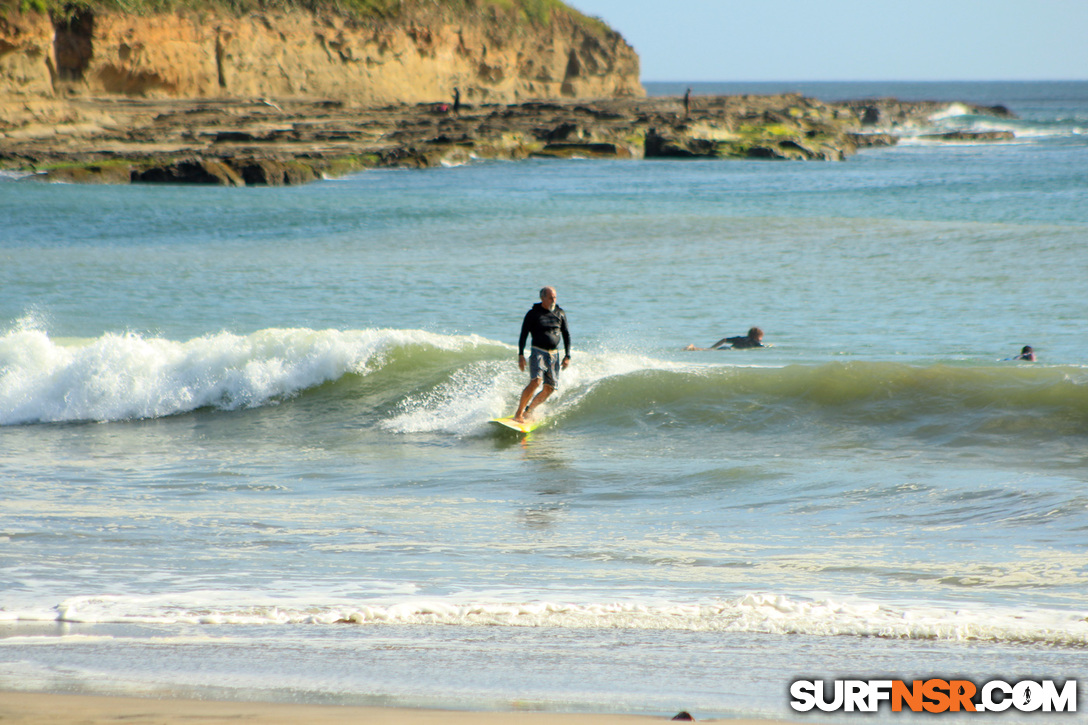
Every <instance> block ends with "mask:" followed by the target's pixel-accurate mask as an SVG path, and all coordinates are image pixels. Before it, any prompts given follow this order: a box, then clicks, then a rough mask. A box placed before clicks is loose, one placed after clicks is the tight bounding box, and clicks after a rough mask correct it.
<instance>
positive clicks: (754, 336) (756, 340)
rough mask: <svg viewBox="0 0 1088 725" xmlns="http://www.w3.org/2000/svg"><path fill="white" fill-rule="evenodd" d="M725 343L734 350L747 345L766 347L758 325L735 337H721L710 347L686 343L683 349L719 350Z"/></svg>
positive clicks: (747, 346)
mask: <svg viewBox="0 0 1088 725" xmlns="http://www.w3.org/2000/svg"><path fill="white" fill-rule="evenodd" d="M726 345H729V347H731V348H732V349H734V350H741V349H744V348H749V347H766V345H764V344H763V330H761V329H759V328H758V327H753V328H751V329H749V330H748V334H747V335H738V336H737V337H723V338H722V339H720V340H718V341H717V342H716V343H714V344H713V345H711V346H710V347H695V345H688V346H687V347H685V348H684V349H685V350H721V349H723V348H724V347H725V346H726Z"/></svg>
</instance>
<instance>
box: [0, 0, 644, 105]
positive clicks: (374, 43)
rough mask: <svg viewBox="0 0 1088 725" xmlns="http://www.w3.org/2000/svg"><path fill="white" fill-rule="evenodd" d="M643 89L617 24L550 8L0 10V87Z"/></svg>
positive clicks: (395, 94)
mask: <svg viewBox="0 0 1088 725" xmlns="http://www.w3.org/2000/svg"><path fill="white" fill-rule="evenodd" d="M454 88H459V89H460V92H461V97H462V100H463V101H464V102H468V103H514V102H518V101H524V100H529V99H549V98H551V99H554V98H602V97H630V96H635V97H637V96H643V95H645V92H644V91H643V89H642V86H641V85H640V83H639V62H638V56H637V55H636V54H635V52H634V50H633V49H632V48H631V47H630V46H629V45H628V44H627V43H626V42H625V41H624V40H623V38H622V37H621V36H620V35H619V34H617V33H615V32H612V31H609V30H607V29H605V28H600V29H597V28H593V27H587V26H586V25H585V24H582V23H579V22H576V21H575V20H574V19H573V18H571V17H567V16H565V15H561V14H557V15H556V16H555V17H554V18H553V20H552V22H551V23H550V24H549V25H547V26H538V25H530V24H528V23H508V22H503V19H502V18H501V17H499V16H494V17H491V18H490V19H488V18H487V17H485V16H474V17H471V18H467V19H464V20H460V19H458V20H457V21H451V20H449V19H444V20H438V21H432V22H425V23H424V22H419V21H405V22H402V23H386V24H375V25H373V26H359V25H353V24H350V23H348V22H346V21H345V20H343V19H342V18H337V17H316V16H314V15H312V14H309V13H305V12H301V11H290V12H284V13H262V14H258V15H251V16H248V17H243V18H238V17H228V16H225V15H216V14H200V15H198V14H195V13H191V14H184V15H179V14H171V15H155V16H138V15H128V14H119V13H95V14H92V13H90V12H85V13H82V14H77V15H76V16H75V17H73V18H71V19H70V20H65V21H57V22H54V21H53V20H52V19H50V18H49V17H48V16H45V15H41V14H37V13H23V14H14V15H13V16H11V17H8V18H2V17H0V97H3V96H7V97H8V99H9V100H13V99H22V100H26V99H35V98H37V99H42V98H57V97H66V96H71V95H90V96H101V95H120V96H137V97H150V98H169V97H178V98H273V99H274V98H331V99H337V100H342V101H345V102H347V103H350V104H357V105H366V106H373V105H382V104H390V103H421V102H429V101H449V100H450V99H451V98H452V94H453V89H454Z"/></svg>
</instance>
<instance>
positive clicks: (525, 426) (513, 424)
mask: <svg viewBox="0 0 1088 725" xmlns="http://www.w3.org/2000/svg"><path fill="white" fill-rule="evenodd" d="M491 422H492V423H494V424H495V425H499V426H502V427H504V428H509V429H510V430H516V431H518V432H519V433H532V432H533V431H534V430H536V429H537V428H539V427H540V426H541V424H542V423H543V422H544V421H543V419H541V418H533V419H531V420H527V421H525V422H524V423H519V422H517V421H516V420H514V419H513V418H492V419H491Z"/></svg>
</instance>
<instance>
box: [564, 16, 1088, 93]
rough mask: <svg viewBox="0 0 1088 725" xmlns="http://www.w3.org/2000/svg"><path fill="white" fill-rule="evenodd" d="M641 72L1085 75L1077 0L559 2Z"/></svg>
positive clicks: (768, 77)
mask: <svg viewBox="0 0 1088 725" xmlns="http://www.w3.org/2000/svg"><path fill="white" fill-rule="evenodd" d="M566 2H567V4H568V5H570V6H572V7H574V8H577V9H578V10H580V11H582V12H583V13H585V14H586V15H592V16H595V17H599V18H601V19H603V20H604V21H606V22H607V23H608V24H609V25H610V26H612V28H614V29H615V30H618V31H619V32H620V33H621V34H622V35H623V37H624V38H625V39H626V40H627V42H628V43H630V44H631V45H632V46H634V48H635V50H636V51H637V52H638V54H639V57H640V58H641V60H642V80H643V81H648V82H653V81H849V80H856V81H869V80H883V81H946V80H947V81H951V80H968V81H979V80H1088V0H898V1H897V2H888V1H887V0H771V1H767V0H566Z"/></svg>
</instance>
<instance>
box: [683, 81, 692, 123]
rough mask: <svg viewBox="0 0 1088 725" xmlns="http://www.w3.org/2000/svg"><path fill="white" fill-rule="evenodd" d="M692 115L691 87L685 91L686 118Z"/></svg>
mask: <svg viewBox="0 0 1088 725" xmlns="http://www.w3.org/2000/svg"><path fill="white" fill-rule="evenodd" d="M689 115H691V89H690V88H689V89H687V91H685V92H684V118H687V117H688V116H689Z"/></svg>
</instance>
